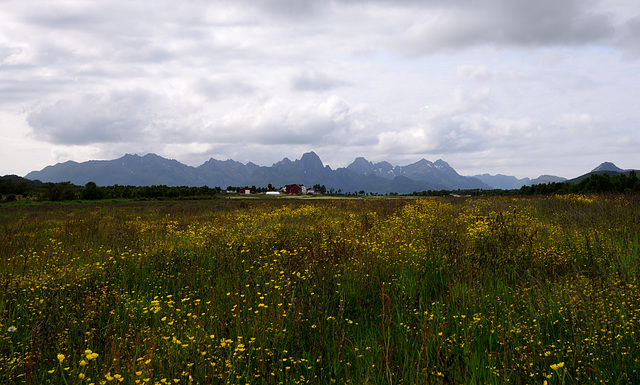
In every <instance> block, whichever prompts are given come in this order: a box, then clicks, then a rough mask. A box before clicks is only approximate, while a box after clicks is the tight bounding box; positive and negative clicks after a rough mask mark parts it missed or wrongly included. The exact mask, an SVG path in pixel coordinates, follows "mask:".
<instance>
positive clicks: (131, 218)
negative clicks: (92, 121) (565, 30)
mask: <svg viewBox="0 0 640 385" xmlns="http://www.w3.org/2000/svg"><path fill="white" fill-rule="evenodd" d="M639 229H640V200H639V199H638V197H637V196H578V195H570V196H562V197H539V198H526V199H523V198H517V199H516V198H508V197H492V198H477V199H453V198H451V199H449V198H428V199H407V200H403V199H373V198H372V199H354V200H347V199H344V200H312V201H309V200H276V199H274V200H260V201H258V200H246V201H244V200H211V201H206V202H204V201H189V202H164V203H149V202H146V203H131V204H100V205H77V206H65V207H60V206H39V207H12V208H2V209H0V261H1V262H2V263H1V264H0V296H1V297H2V298H1V300H0V383H32V384H39V383H52V384H84V383H87V384H90V383H94V384H101V383H102V384H107V383H114V384H115V383H123V384H156V383H158V384H166V383H174V384H175V383H198V384H200V383H201V384H208V383H214V384H219V383H229V384H240V383H250V384H277V383H282V384H289V383H294V384H295V383H300V384H304V383H313V384H325V383H354V384H366V383H371V384H400V383H405V384H408V383H427V384H429V383H431V384H445V383H465V384H503V383H509V384H511V383H513V384H535V383H538V384H542V383H544V382H545V381H546V382H547V383H548V384H552V383H558V384H560V383H564V384H584V383H600V382H603V383H612V384H614V383H615V384H620V383H623V384H624V383H628V384H632V383H640V352H639V351H638V346H640V344H639V342H640V318H639V316H640V291H639V290H638V283H639V277H640V276H639V274H640V240H639V234H640V231H639Z"/></svg>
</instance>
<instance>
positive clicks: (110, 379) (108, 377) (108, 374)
mask: <svg viewBox="0 0 640 385" xmlns="http://www.w3.org/2000/svg"><path fill="white" fill-rule="evenodd" d="M104 378H106V379H107V381H113V377H111V372H109V373H107V374H105V375H104Z"/></svg>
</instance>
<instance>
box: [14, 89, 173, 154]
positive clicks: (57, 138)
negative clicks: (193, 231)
mask: <svg viewBox="0 0 640 385" xmlns="http://www.w3.org/2000/svg"><path fill="white" fill-rule="evenodd" d="M176 112H177V111H175V110H173V108H172V106H171V104H170V103H168V101H166V100H164V99H163V98H161V97H159V96H158V95H155V94H153V93H151V92H149V91H145V90H126V91H121V90H116V91H111V92H109V93H106V94H84V95H80V96H78V97H75V98H72V99H64V100H60V101H58V102H56V103H54V104H50V105H45V106H42V107H40V108H38V109H37V110H34V111H32V112H30V113H29V114H28V116H27V122H28V123H29V125H30V126H31V128H32V130H33V134H34V136H35V138H36V139H39V140H44V141H49V142H52V143H56V144H73V145H83V144H92V143H113V142H124V141H131V142H135V141H154V140H157V138H158V137H159V136H162V134H167V133H169V131H170V130H171V129H173V128H174V125H175V124H174V122H173V120H174V119H175V114H176ZM165 139H167V138H165Z"/></svg>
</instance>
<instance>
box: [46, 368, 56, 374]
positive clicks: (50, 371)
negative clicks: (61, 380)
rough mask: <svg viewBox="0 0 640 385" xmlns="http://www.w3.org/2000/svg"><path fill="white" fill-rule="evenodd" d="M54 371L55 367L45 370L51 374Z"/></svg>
mask: <svg viewBox="0 0 640 385" xmlns="http://www.w3.org/2000/svg"><path fill="white" fill-rule="evenodd" d="M55 371H56V368H53V369H51V370H47V373H49V374H51V373H53V372H55Z"/></svg>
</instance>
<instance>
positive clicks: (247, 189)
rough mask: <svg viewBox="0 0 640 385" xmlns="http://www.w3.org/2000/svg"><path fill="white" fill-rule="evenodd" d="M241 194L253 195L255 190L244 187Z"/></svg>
mask: <svg viewBox="0 0 640 385" xmlns="http://www.w3.org/2000/svg"><path fill="white" fill-rule="evenodd" d="M240 194H253V190H251V189H250V188H249V187H243V188H241V189H240Z"/></svg>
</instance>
